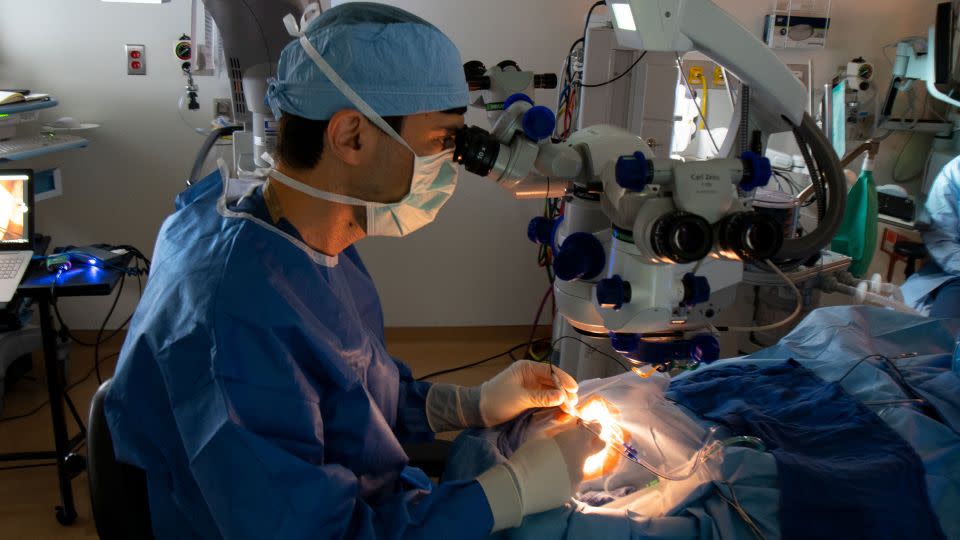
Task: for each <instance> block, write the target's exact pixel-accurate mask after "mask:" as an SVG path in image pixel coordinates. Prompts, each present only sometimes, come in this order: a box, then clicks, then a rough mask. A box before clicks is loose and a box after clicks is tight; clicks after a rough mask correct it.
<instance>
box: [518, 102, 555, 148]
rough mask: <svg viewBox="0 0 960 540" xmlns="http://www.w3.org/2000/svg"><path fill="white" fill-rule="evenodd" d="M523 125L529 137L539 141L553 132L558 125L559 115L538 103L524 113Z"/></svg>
mask: <svg viewBox="0 0 960 540" xmlns="http://www.w3.org/2000/svg"><path fill="white" fill-rule="evenodd" d="M521 125H522V126H523V132H524V133H526V134H527V137H530V138H531V139H532V140H534V141H538V142H539V141H542V140H544V139H546V138H547V137H549V136H550V135H552V134H553V130H554V129H556V127H557V117H556V116H554V115H553V111H551V110H550V109H548V108H546V107H544V106H542V105H536V106H534V107H531V108H530V110H528V111H527V112H525V113H523V121H522V122H521Z"/></svg>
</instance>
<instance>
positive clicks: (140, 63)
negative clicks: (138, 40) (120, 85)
mask: <svg viewBox="0 0 960 540" xmlns="http://www.w3.org/2000/svg"><path fill="white" fill-rule="evenodd" d="M123 51H124V57H125V61H126V63H127V75H146V74H147V47H146V45H125V46H124V47H123Z"/></svg>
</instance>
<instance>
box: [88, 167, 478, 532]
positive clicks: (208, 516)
mask: <svg viewBox="0 0 960 540" xmlns="http://www.w3.org/2000/svg"><path fill="white" fill-rule="evenodd" d="M221 186H222V181H221V179H220V175H219V173H215V174H214V175H211V176H210V177H208V178H207V179H205V180H204V181H203V182H201V183H199V184H196V185H195V186H193V187H192V188H191V189H190V190H188V192H186V193H185V194H184V195H181V197H179V198H178V206H180V207H181V208H180V209H179V210H178V211H177V212H176V213H174V214H173V215H172V216H171V217H169V218H168V219H167V220H166V222H165V223H164V225H163V227H162V229H161V231H160V234H159V238H158V240H157V245H156V249H155V252H154V264H153V268H152V271H151V275H150V281H149V284H148V285H147V287H146V290H145V291H144V295H143V299H142V300H141V302H140V304H139V307H138V308H137V312H136V315H135V317H134V318H133V321H132V322H131V326H130V330H129V333H128V336H127V339H126V341H125V343H124V345H123V349H122V352H121V355H120V360H119V364H118V366H117V371H116V374H115V376H114V379H113V383H112V386H111V388H110V390H109V393H108V394H107V398H106V403H105V407H106V415H107V420H108V422H109V426H110V430H111V432H112V435H113V440H114V445H115V449H116V455H117V458H118V459H119V460H121V461H123V462H126V463H130V464H132V465H135V466H137V467H140V468H141V469H143V470H144V471H145V472H146V476H147V484H148V490H149V500H150V513H151V518H152V522H153V528H154V532H155V535H156V537H157V538H158V539H161V540H162V539H167V538H178V539H181V538H203V539H215V538H228V539H239V538H250V539H266V538H278V539H285V540H294V539H307V538H310V539H317V538H449V537H453V536H454V535H456V536H457V537H458V538H462V539H471V538H484V537H486V536H487V535H488V534H489V532H490V529H491V527H492V525H493V518H492V515H491V513H490V508H489V505H488V504H487V501H486V497H485V496H484V494H483V491H482V488H481V487H480V485H479V484H478V483H477V482H476V481H469V482H457V483H444V484H440V485H439V486H436V485H433V484H432V483H431V482H430V481H429V479H427V478H426V476H425V475H424V474H423V472H422V471H420V470H419V469H414V468H411V467H408V466H407V463H408V459H407V456H406V454H405V453H404V450H403V448H402V447H401V443H402V442H419V441H425V440H429V439H430V438H432V436H433V435H432V432H431V430H430V428H429V425H428V424H427V420H426V413H425V398H426V392H427V390H428V388H429V385H427V384H426V383H420V382H416V381H415V380H414V379H413V377H412V375H411V372H410V370H409V369H408V368H407V367H406V366H405V365H404V364H402V363H401V362H399V361H397V360H395V359H393V358H392V357H391V356H390V355H389V354H388V353H387V349H386V346H385V345H384V338H383V317H382V313H381V308H380V302H379V298H378V296H377V292H376V289H375V287H374V284H373V282H372V281H371V279H370V276H369V274H368V273H367V271H366V269H365V268H364V266H363V263H362V262H361V261H360V257H359V256H358V254H357V252H356V250H355V249H354V248H352V247H351V248H349V249H347V250H345V251H344V252H343V253H341V254H340V256H339V257H338V259H337V260H336V261H333V262H329V261H328V262H327V264H318V263H317V262H316V258H315V256H316V252H313V257H312V256H311V254H310V252H308V251H305V250H303V249H301V247H302V246H301V247H298V246H297V245H296V244H295V243H293V242H291V241H290V240H289V239H288V238H285V237H283V236H281V235H279V234H277V232H276V231H272V230H271V229H270V227H268V226H265V223H259V222H256V221H251V220H248V219H240V218H237V217H227V216H226V215H223V214H225V213H223V212H221V213H218V206H217V204H218V199H219V198H220V193H221V191H222V189H221ZM227 208H232V209H234V210H237V211H239V212H242V213H244V215H251V216H255V217H257V218H259V219H262V220H264V221H269V217H268V212H267V210H266V206H265V203H264V201H263V195H262V190H260V189H254V190H253V191H252V192H250V193H248V194H247V195H246V196H245V197H243V198H242V199H240V200H239V201H237V202H236V203H231V204H229V205H228V206H227ZM278 227H279V228H280V229H282V230H285V232H286V233H288V234H290V235H292V236H293V237H294V238H298V235H297V234H296V230H295V229H293V227H291V226H290V225H289V223H288V222H286V221H285V220H281V221H280V223H279V224H278Z"/></svg>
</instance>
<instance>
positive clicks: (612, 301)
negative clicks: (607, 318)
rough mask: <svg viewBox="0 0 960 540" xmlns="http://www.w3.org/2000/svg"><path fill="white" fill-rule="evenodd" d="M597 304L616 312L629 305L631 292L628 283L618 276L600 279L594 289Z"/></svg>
mask: <svg viewBox="0 0 960 540" xmlns="http://www.w3.org/2000/svg"><path fill="white" fill-rule="evenodd" d="M595 290H596V294H597V304H599V305H600V307H602V308H604V309H613V310H618V309H620V308H622V307H623V305H624V304H629V303H630V296H631V295H632V294H633V291H632V290H631V289H630V282H628V281H624V280H623V278H621V277H620V276H613V277H612V278H607V279H601V280H600V282H599V283H597V287H596V289H595Z"/></svg>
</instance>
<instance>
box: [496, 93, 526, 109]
mask: <svg viewBox="0 0 960 540" xmlns="http://www.w3.org/2000/svg"><path fill="white" fill-rule="evenodd" d="M518 101H526V102H527V103H529V104H531V105H533V100H532V99H530V96H528V95H526V94H524V93H522V92H518V93H516V94H513V95H511V96H510V97H508V98H507V99H506V100H504V102H503V110H507V109H509V108H510V106H511V105H513V104H514V103H516V102H518Z"/></svg>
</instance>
